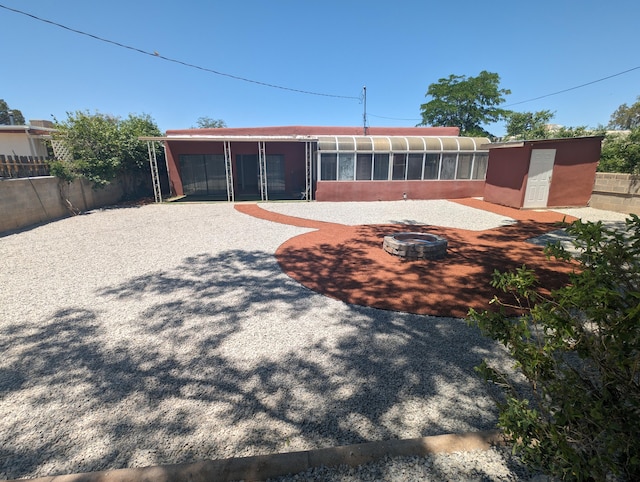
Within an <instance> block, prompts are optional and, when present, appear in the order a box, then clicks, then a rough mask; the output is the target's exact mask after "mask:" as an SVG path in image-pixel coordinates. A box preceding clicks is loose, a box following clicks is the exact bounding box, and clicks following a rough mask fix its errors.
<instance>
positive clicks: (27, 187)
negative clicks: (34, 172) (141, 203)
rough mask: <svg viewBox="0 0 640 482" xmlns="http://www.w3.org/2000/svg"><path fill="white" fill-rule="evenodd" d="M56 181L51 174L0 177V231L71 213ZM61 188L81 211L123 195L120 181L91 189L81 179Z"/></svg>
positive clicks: (118, 199) (102, 204)
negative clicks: (28, 176) (11, 177)
mask: <svg viewBox="0 0 640 482" xmlns="http://www.w3.org/2000/svg"><path fill="white" fill-rule="evenodd" d="M58 182H59V181H58V178H56V177H52V176H42V177H31V178H20V179H0V233H2V232H5V231H10V230H14V229H20V228H24V227H28V226H31V225H33V224H38V223H42V222H46V221H51V220H54V219H59V218H63V217H66V216H70V215H71V211H70V209H69V208H68V207H67V206H66V204H65V203H64V202H63V200H62V199H61V197H60V191H59V184H58ZM64 192H65V194H66V197H67V199H69V201H70V202H71V204H72V205H73V207H74V208H76V209H78V210H80V211H87V210H90V209H95V208H98V207H101V206H107V205H110V204H116V203H117V202H119V201H120V200H121V199H122V197H123V189H122V185H121V184H120V183H113V184H111V185H109V186H107V187H106V188H104V189H99V190H94V189H93V188H92V187H91V183H90V182H88V181H86V180H84V179H82V180H76V181H74V182H73V183H71V184H70V185H65V187H64Z"/></svg>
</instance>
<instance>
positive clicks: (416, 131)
mask: <svg viewBox="0 0 640 482" xmlns="http://www.w3.org/2000/svg"><path fill="white" fill-rule="evenodd" d="M459 134H460V129H459V128H457V127H368V128H367V135H370V136H456V137H457V136H458V135H459ZM166 135H167V136H180V135H183V136H184V135H189V136H193V135H199V136H203V135H206V136H341V135H342V136H361V135H363V128H362V127H332V126H272V127H221V128H211V129H177V130H168V131H167V133H166Z"/></svg>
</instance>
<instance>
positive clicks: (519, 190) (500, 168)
mask: <svg viewBox="0 0 640 482" xmlns="http://www.w3.org/2000/svg"><path fill="white" fill-rule="evenodd" d="M530 157H531V149H530V148H527V147H525V146H523V147H508V148H501V149H490V150H489V164H488V166H487V176H486V184H485V187H484V200H485V201H487V202H490V203H494V204H502V205H503V206H509V207H514V208H520V207H522V203H523V200H524V191H525V187H526V179H527V173H528V172H529V159H530Z"/></svg>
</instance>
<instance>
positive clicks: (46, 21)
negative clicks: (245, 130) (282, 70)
mask: <svg viewBox="0 0 640 482" xmlns="http://www.w3.org/2000/svg"><path fill="white" fill-rule="evenodd" d="M0 8H4V9H5V10H9V11H10V12H14V13H18V14H20V15H24V16H26V17H30V18H32V19H34V20H37V21H39V22H44V23H48V24H49V25H53V26H55V27H59V28H62V29H64V30H68V31H69V32H73V33H77V34H79V35H84V36H86V37H90V38H92V39H94V40H98V41H100V42H105V43H108V44H111V45H115V46H116V47H121V48H123V49H128V50H132V51H134V52H138V53H140V54H143V55H148V56H150V57H156V58H159V59H162V60H166V61H167V62H173V63H174V64H179V65H182V66H185V67H189V68H192V69H197V70H202V71H204V72H209V73H211V74H216V75H221V76H223V77H228V78H230V79H235V80H242V81H243V82H249V83H252V84H257V85H262V86H264V87H271V88H273V89H280V90H287V91H290V92H297V93H299V94H307V95H318V96H322V97H334V98H338V99H354V100H360V97H356V96H351V95H336V94H325V93H321V92H313V91H309V90H301V89H293V88H291V87H284V86H282V85H276V84H269V83H267V82H261V81H259V80H253V79H247V78H245V77H240V76H238V75H232V74H227V73H224V72H220V71H218V70H213V69H209V68H207V67H201V66H199V65H196V64H191V63H189V62H184V61H182V60H178V59H172V58H170V57H165V56H164V55H160V54H159V53H158V52H149V51H147V50H143V49H140V48H137V47H132V46H131V45H126V44H123V43H120V42H116V41H114V40H109V39H107V38H104V37H99V36H98V35H94V34H91V33H88V32H83V31H82V30H77V29H75V28H71V27H67V26H66V25H62V24H60V23H57V22H53V21H51V20H47V19H45V18H41V17H38V16H36V15H33V14H31V13H27V12H23V11H22V10H18V9H15V8H10V7H7V6H6V5H2V4H0Z"/></svg>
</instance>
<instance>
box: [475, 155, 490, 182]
mask: <svg viewBox="0 0 640 482" xmlns="http://www.w3.org/2000/svg"><path fill="white" fill-rule="evenodd" d="M488 161H489V154H488V153H486V152H480V153H477V154H476V159H475V162H474V164H473V179H484V178H485V177H486V176H487V162H488Z"/></svg>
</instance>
